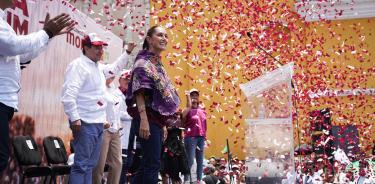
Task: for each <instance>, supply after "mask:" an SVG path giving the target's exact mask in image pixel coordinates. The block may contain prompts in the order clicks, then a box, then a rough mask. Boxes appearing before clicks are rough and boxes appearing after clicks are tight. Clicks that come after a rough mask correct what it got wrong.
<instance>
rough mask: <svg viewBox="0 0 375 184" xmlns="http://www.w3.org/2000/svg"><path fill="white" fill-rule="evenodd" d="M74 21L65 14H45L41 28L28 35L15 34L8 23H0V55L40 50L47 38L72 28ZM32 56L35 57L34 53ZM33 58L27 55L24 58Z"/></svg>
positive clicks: (15, 54)
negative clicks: (51, 15) (50, 17)
mask: <svg viewBox="0 0 375 184" xmlns="http://www.w3.org/2000/svg"><path fill="white" fill-rule="evenodd" d="M73 26H74V21H72V20H71V19H70V17H69V15H67V14H60V15H58V16H56V17H54V18H53V19H49V14H47V16H46V20H45V25H44V27H43V30H40V31H38V32H34V33H31V34H29V35H16V33H15V32H14V31H13V30H12V28H11V27H10V26H9V25H5V24H4V23H0V55H2V56H17V55H22V54H26V53H30V52H36V53H38V52H40V51H41V50H42V49H43V48H44V47H45V46H46V45H47V44H48V40H49V38H52V37H54V36H56V35H59V34H63V33H66V32H68V31H70V30H72V29H73ZM33 57H36V56H35V54H34V55H33ZM30 58H31V59H33V58H32V57H27V58H26V59H30Z"/></svg>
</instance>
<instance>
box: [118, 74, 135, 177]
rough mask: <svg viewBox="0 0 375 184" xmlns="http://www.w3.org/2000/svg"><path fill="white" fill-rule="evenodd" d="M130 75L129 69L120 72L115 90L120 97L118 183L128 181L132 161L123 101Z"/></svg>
mask: <svg viewBox="0 0 375 184" xmlns="http://www.w3.org/2000/svg"><path fill="white" fill-rule="evenodd" d="M130 77H131V71H130V70H124V71H123V72H122V73H121V76H120V78H119V84H120V86H119V90H117V95H118V96H120V97H121V101H120V114H121V126H122V130H121V148H122V169H121V177H120V184H125V183H127V182H128V177H127V173H128V170H129V167H130V163H131V161H132V154H131V153H130V152H128V146H129V136H130V128H131V120H132V118H131V116H130V115H129V114H128V112H127V111H126V109H127V107H126V103H125V98H126V97H125V95H126V92H127V90H128V85H129V81H130ZM133 148H134V146H133Z"/></svg>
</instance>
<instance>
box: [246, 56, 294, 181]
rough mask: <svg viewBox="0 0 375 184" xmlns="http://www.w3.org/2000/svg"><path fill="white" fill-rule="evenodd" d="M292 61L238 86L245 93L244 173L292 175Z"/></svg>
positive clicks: (288, 176)
mask: <svg viewBox="0 0 375 184" xmlns="http://www.w3.org/2000/svg"><path fill="white" fill-rule="evenodd" d="M292 75H293V63H289V64H286V65H284V66H282V67H280V68H278V69H276V70H273V71H271V72H268V73H266V74H265V75H262V76H260V77H258V78H256V79H254V80H252V81H249V82H247V83H245V84H241V85H240V87H241V89H242V91H243V92H244V94H245V95H246V97H247V107H245V108H248V109H247V111H248V112H249V116H248V117H247V119H246V138H245V145H246V155H247V157H246V166H247V173H246V175H247V177H248V178H253V180H254V178H256V179H259V180H261V179H262V178H268V179H269V178H279V180H280V181H281V180H283V183H290V182H289V181H288V180H287V178H290V177H291V176H294V143H293V142H294V140H293V120H292V106H293V103H292V85H291V80H292Z"/></svg>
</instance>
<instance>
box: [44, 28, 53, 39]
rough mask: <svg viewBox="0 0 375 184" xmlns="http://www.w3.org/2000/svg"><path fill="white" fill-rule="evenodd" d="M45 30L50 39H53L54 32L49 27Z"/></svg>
mask: <svg viewBox="0 0 375 184" xmlns="http://www.w3.org/2000/svg"><path fill="white" fill-rule="evenodd" d="M43 30H44V31H45V32H46V33H47V35H48V37H49V39H51V38H52V37H53V34H52V32H51V31H50V30H48V29H43Z"/></svg>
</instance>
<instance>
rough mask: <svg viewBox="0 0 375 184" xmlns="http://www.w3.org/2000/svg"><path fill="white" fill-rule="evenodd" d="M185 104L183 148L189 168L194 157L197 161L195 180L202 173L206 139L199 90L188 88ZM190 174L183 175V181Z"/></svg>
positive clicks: (205, 125) (203, 111)
mask: <svg viewBox="0 0 375 184" xmlns="http://www.w3.org/2000/svg"><path fill="white" fill-rule="evenodd" d="M186 99H187V104H186V108H185V109H184V110H183V111H182V122H183V124H184V128H185V138H184V142H185V149H186V153H187V156H188V163H189V167H190V169H191V167H192V165H193V163H194V159H195V160H196V162H197V170H196V171H197V180H198V182H200V181H201V180H202V174H203V158H204V145H205V140H206V131H207V124H206V112H205V110H204V109H203V108H201V107H200V106H199V91H198V90H196V89H192V90H190V93H187V94H186ZM189 178H191V176H190V177H189V176H186V175H185V177H184V180H185V181H188V179H189Z"/></svg>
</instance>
